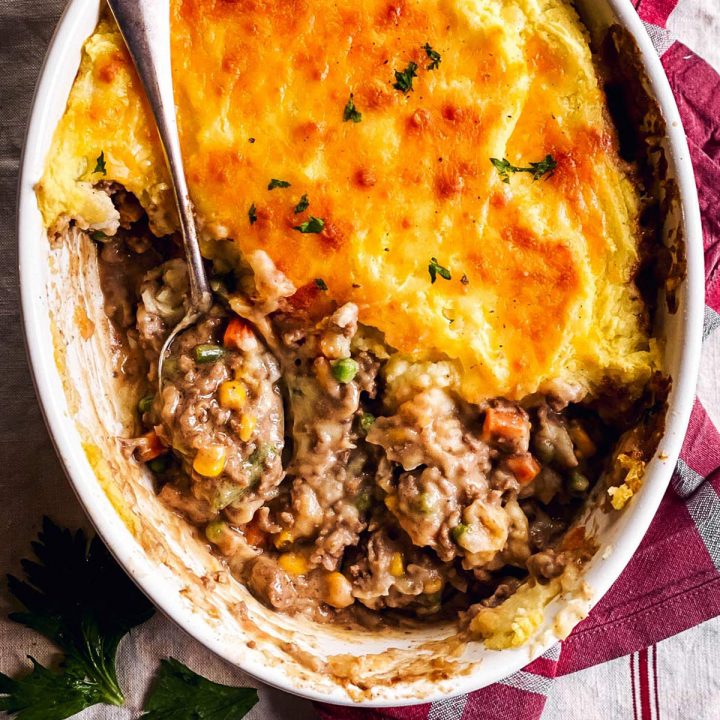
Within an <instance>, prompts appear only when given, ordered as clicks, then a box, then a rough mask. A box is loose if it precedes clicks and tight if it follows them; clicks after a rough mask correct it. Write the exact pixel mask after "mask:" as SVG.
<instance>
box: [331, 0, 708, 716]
mask: <svg viewBox="0 0 720 720" xmlns="http://www.w3.org/2000/svg"><path fill="white" fill-rule="evenodd" d="M690 2H693V3H694V4H695V5H697V4H698V0H639V1H638V0H635V2H634V4H635V7H636V9H637V11H638V13H639V14H640V17H641V18H642V20H643V21H644V23H645V25H646V27H647V29H648V32H649V34H650V37H651V39H652V41H653V44H654V45H655V48H656V49H657V51H658V53H659V54H660V55H661V58H662V63H663V65H664V67H665V71H666V72H667V75H668V78H669V80H670V84H671V86H672V88H673V91H674V93H675V96H676V98H677V102H678V106H679V108H680V113H681V115H682V118H683V122H684V125H685V129H686V131H687V135H688V142H689V145H690V153H691V156H692V160H693V164H694V167H695V174H696V180H697V184H698V189H699V196H700V208H701V211H702V215H703V231H704V243H705V267H706V308H705V337H706V338H707V337H708V336H709V335H710V334H711V333H713V332H714V331H716V330H717V329H718V328H720V272H718V266H719V265H720V75H718V74H717V73H716V72H715V71H714V70H713V69H712V67H711V66H710V65H709V64H708V63H707V62H705V61H704V60H702V59H701V58H700V57H698V56H697V55H695V54H694V53H693V52H692V51H691V50H689V49H688V48H687V47H686V46H685V45H683V44H682V43H680V42H678V41H676V40H675V39H674V37H673V36H672V34H671V33H670V31H669V30H668V29H667V28H666V25H667V21H668V18H669V17H670V14H671V13H672V12H673V11H674V10H676V9H678V10H679V9H680V8H678V7H677V6H678V5H682V4H683V3H690ZM706 2H707V4H708V5H712V6H713V7H714V10H713V13H714V14H712V17H713V18H714V19H715V20H720V6H718V5H717V3H718V0H706ZM698 19H700V15H698ZM715 42H716V43H718V42H720V37H716V38H715ZM718 382H720V374H718ZM719 493H720V432H719V431H718V429H717V428H716V427H715V425H714V424H713V422H712V420H711V419H710V417H709V416H708V414H707V412H706V411H705V408H704V407H703V405H702V404H701V402H700V401H699V400H696V402H695V408H694V411H693V414H692V418H691V420H690V427H689V430H688V433H687V437H686V439H685V443H684V445H683V449H682V452H681V459H680V460H679V461H678V465H677V468H676V470H675V474H674V476H673V480H672V487H671V488H670V489H669V490H668V493H667V495H666V496H665V498H664V499H663V501H662V504H661V505H660V509H659V511H658V513H657V516H656V517H655V520H654V521H653V523H652V525H651V526H650V529H649V530H648V533H647V535H646V537H645V539H644V540H643V542H642V544H641V546H640V548H639V549H638V551H637V553H636V554H635V556H634V557H633V559H632V561H631V562H630V564H629V565H628V567H627V568H626V569H625V571H624V572H623V574H622V575H621V576H620V578H619V579H618V581H617V582H616V583H615V585H614V586H613V587H612V588H611V589H610V591H609V592H608V593H607V595H606V596H605V597H604V598H603V600H602V601H601V602H600V603H599V604H598V605H597V606H596V607H595V608H594V609H593V611H592V612H591V613H590V615H589V617H588V618H587V619H586V620H584V621H583V622H582V623H580V624H579V625H578V626H577V628H576V629H575V631H574V632H573V633H572V634H571V635H570V637H568V638H567V639H566V640H565V641H563V643H562V647H561V646H560V644H558V645H556V646H554V647H553V648H551V649H550V650H549V651H548V652H546V653H545V654H544V655H543V656H542V657H540V658H538V659H537V660H535V661H534V662H533V663H531V664H530V665H528V666H527V667H526V668H524V669H523V670H521V671H519V672H517V673H515V674H514V675H512V676H510V677H508V678H506V679H505V680H503V681H502V682H500V683H497V684H495V685H491V686H490V687H487V688H485V689H483V690H479V691H478V692H475V693H471V694H469V695H464V696H461V697H457V698H453V699H450V700H444V701H439V702H435V703H432V704H425V705H418V706H414V707H408V708H387V709H374V710H362V709H360V708H341V707H334V706H329V705H318V706H317V707H318V712H319V714H320V716H321V718H323V720H384V719H385V718H397V720H497V719H499V718H502V719H503V720H505V719H507V718H511V719H513V720H514V719H518V720H536V719H537V718H539V717H540V715H541V713H542V711H543V707H544V705H545V700H546V698H547V695H548V693H549V692H550V689H551V688H552V685H553V678H555V677H556V676H557V675H563V674H567V673H571V672H575V671H576V670H581V669H583V668H587V667H589V666H591V665H595V664H597V663H601V662H606V661H608V660H611V659H613V658H617V657H620V656H622V655H629V654H631V653H633V655H632V656H631V662H633V663H635V664H636V665H637V667H636V668H634V670H633V682H634V685H633V692H634V701H635V698H636V699H637V705H638V712H640V714H638V712H636V717H651V716H653V717H655V716H657V713H655V715H652V712H653V711H652V708H651V707H650V705H651V704H652V703H651V702H650V697H651V693H650V688H649V685H650V684H651V680H652V677H653V673H652V671H651V668H652V658H654V653H653V650H652V649H650V650H648V649H647V648H648V647H649V646H652V645H653V644H654V643H657V642H658V641H660V640H663V639H664V638H667V637H670V636H671V635H675V634H677V633H679V632H681V631H683V630H686V629H688V628H690V627H693V626H695V625H697V624H699V623H701V622H703V621H705V620H708V619H710V618H712V617H715V616H717V615H720V495H719ZM635 686H637V687H635ZM645 701H647V702H646V703H645V704H647V705H648V710H647V713H644V711H642V707H644V705H643V702H645ZM641 711H642V712H641ZM718 717H720V709H719V710H718Z"/></svg>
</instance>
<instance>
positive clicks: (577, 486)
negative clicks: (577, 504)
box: [570, 470, 590, 495]
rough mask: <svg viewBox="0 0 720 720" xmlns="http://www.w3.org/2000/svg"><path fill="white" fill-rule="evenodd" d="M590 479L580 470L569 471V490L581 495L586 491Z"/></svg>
mask: <svg viewBox="0 0 720 720" xmlns="http://www.w3.org/2000/svg"><path fill="white" fill-rule="evenodd" d="M589 487H590V481H589V480H588V479H587V478H586V477H585V476H584V475H583V474H582V473H580V472H578V471H577V470H574V471H573V472H572V473H570V490H571V491H572V492H573V493H575V494H577V495H583V494H585V493H586V492H587V491H588V488H589Z"/></svg>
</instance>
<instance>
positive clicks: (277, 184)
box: [267, 178, 290, 190]
mask: <svg viewBox="0 0 720 720" xmlns="http://www.w3.org/2000/svg"><path fill="white" fill-rule="evenodd" d="M287 187H290V183H289V182H288V181H287V180H278V179H277V178H272V179H271V180H270V182H269V183H268V186H267V189H268V190H274V189H275V188H287Z"/></svg>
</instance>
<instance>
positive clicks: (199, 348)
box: [193, 343, 225, 363]
mask: <svg viewBox="0 0 720 720" xmlns="http://www.w3.org/2000/svg"><path fill="white" fill-rule="evenodd" d="M193 353H194V355H195V361H196V362H198V363H211V362H217V361H218V360H220V359H222V357H223V356H224V355H225V350H224V349H223V348H222V347H220V345H213V344H212V343H203V344H201V345H196V346H195V347H194V348H193Z"/></svg>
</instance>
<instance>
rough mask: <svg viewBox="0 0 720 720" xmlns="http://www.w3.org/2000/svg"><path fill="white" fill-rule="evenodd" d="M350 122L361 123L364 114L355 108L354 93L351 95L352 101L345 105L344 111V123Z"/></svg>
mask: <svg viewBox="0 0 720 720" xmlns="http://www.w3.org/2000/svg"><path fill="white" fill-rule="evenodd" d="M348 120H351V121H352V122H354V123H359V122H360V121H361V120H362V113H361V112H360V111H359V110H358V109H357V108H356V107H355V101H354V100H353V94H352V93H350V99H349V100H348V101H347V103H345V109H344V110H343V122H348Z"/></svg>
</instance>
